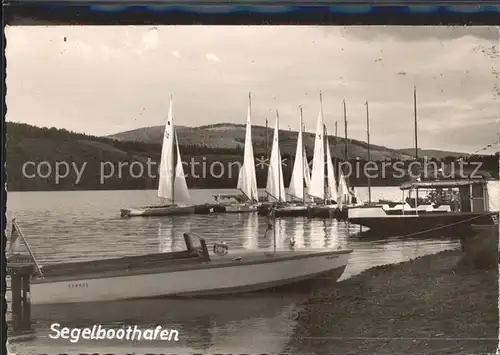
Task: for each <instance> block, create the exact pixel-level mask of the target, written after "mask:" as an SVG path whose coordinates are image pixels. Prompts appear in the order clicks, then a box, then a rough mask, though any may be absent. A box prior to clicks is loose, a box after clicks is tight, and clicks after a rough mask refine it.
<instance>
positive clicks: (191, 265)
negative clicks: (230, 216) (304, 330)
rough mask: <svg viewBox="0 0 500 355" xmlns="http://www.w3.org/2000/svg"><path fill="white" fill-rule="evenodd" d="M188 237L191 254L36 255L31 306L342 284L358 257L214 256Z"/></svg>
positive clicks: (322, 253) (303, 253)
mask: <svg viewBox="0 0 500 355" xmlns="http://www.w3.org/2000/svg"><path fill="white" fill-rule="evenodd" d="M14 228H15V229H16V230H17V228H18V227H17V224H15V225H14ZM13 230H14V229H13ZM19 234H21V233H20V230H19ZM21 235H22V234H21ZM274 237H275V238H276V236H274ZM22 238H23V241H24V242H25V243H26V245H27V242H26V240H25V238H24V237H22ZM184 238H185V243H186V250H184V251H176V252H169V253H156V254H148V255H140V256H130V257H123V258H114V259H105V260H93V261H85V262H72V263H60V264H53V265H45V266H41V267H39V266H38V263H37V262H36V260H35V258H34V256H33V255H32V257H33V258H32V260H31V261H32V263H35V264H36V265H37V267H38V270H39V271H38V272H37V273H36V274H34V275H33V276H32V279H31V286H30V287H31V303H32V304H61V303H81V302H94V301H113V300H122V299H138V298H154V297H164V296H178V297H193V296H210V295H222V294H234V293H241V292H249V291H257V290H264V289H268V288H274V287H277V286H283V285H287V284H291V283H295V282H299V281H303V280H307V279H310V278H314V277H316V276H319V275H322V274H328V275H329V277H335V278H337V279H338V278H339V277H340V276H341V275H342V273H343V271H344V269H345V267H346V265H347V262H348V258H349V255H350V253H351V252H352V250H328V249H297V250H294V249H291V250H277V249H276V247H275V248H274V250H272V251H265V250H242V251H235V252H229V251H228V248H227V245H225V244H214V245H213V248H210V249H213V252H211V251H209V248H207V245H206V243H205V241H204V239H200V243H199V246H195V245H194V243H193V242H192V240H191V238H190V236H189V235H188V234H184ZM275 246H276V243H275ZM8 263H10V265H11V266H13V265H14V264H16V263H18V261H17V260H16V259H15V258H10V259H9V260H8ZM23 263H26V261H23Z"/></svg>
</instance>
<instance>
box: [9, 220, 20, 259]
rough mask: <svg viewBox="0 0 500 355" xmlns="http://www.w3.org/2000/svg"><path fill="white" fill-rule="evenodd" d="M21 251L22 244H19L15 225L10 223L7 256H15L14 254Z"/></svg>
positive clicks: (18, 235)
mask: <svg viewBox="0 0 500 355" xmlns="http://www.w3.org/2000/svg"><path fill="white" fill-rule="evenodd" d="M21 250H22V244H21V238H20V233H19V231H18V230H17V226H16V224H15V223H12V230H11V232H10V244H9V249H8V253H9V254H16V253H20V252H21ZM23 251H24V250H23Z"/></svg>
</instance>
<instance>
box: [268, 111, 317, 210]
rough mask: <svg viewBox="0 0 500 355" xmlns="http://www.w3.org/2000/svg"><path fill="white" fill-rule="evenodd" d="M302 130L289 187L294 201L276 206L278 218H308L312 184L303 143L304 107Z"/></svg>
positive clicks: (300, 129)
mask: <svg viewBox="0 0 500 355" xmlns="http://www.w3.org/2000/svg"><path fill="white" fill-rule="evenodd" d="M299 124H300V126H299V127H300V128H299V132H298V136H297V148H296V150H295V161H294V165H293V170H292V176H291V178H290V184H289V185H288V195H289V196H290V197H291V198H292V201H291V202H289V203H287V204H286V205H283V206H276V208H275V210H274V213H275V216H276V217H304V216H307V212H308V209H307V204H306V187H308V184H309V183H310V180H311V178H310V175H309V169H308V168H309V166H308V163H307V155H306V152H305V146H304V142H303V134H302V127H303V123H302V107H300V122H299Z"/></svg>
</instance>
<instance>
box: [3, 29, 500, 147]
mask: <svg viewBox="0 0 500 355" xmlns="http://www.w3.org/2000/svg"><path fill="white" fill-rule="evenodd" d="M431 29H432V28H431ZM444 29H445V30H446V28H444ZM370 31H373V32H380V31H381V32H384V31H389V30H387V29H384V28H383V27H370V28H369V30H368V31H367V30H365V32H370ZM412 31H417V32H418V31H421V30H420V28H419V27H418V28H416V27H408V28H403V32H404V33H410V34H409V36H412V37H413V38H417V37H419V38H420V39H419V40H406V39H402V37H401V36H403V37H404V36H406V35H401V33H399V32H398V34H396V35H387V36H385V35H384V36H381V35H377V36H375V37H373V38H371V39H367V40H363V39H360V38H357V37H353V36H346V35H345V29H343V28H341V27H333V26H332V27H327V26H317V27H314V26H231V27H230V30H228V27H225V26H159V27H157V28H153V29H151V28H147V27H144V26H106V27H103V26H46V27H32V26H25V27H22V26H16V27H9V28H8V29H7V31H6V36H7V49H6V57H7V78H6V80H7V88H8V89H7V106H8V112H7V120H9V121H16V122H24V123H28V124H34V125H37V126H55V127H61V128H66V129H71V130H74V131H78V132H85V133H89V134H95V135H107V134H113V133H116V132H119V131H124V130H131V129H135V128H139V127H145V126H155V125H160V124H163V122H164V117H165V113H166V112H167V110H168V95H169V94H173V96H174V101H175V102H174V111H175V113H174V114H175V116H176V117H177V119H178V120H179V121H178V122H182V124H183V125H187V126H199V125H205V124H212V123H217V122H231V123H244V122H245V119H246V113H247V100H248V91H249V90H250V91H251V92H252V115H253V116H252V121H253V123H254V124H258V125H263V124H265V120H266V118H267V119H269V120H273V119H274V117H275V112H276V109H278V110H279V112H280V122H281V125H282V126H283V127H288V126H291V127H292V129H297V128H298V122H299V113H298V109H297V106H298V105H302V107H303V114H304V116H303V117H304V123H305V125H306V127H307V128H308V130H309V131H311V130H312V129H314V127H315V122H316V118H317V115H318V110H319V97H318V93H319V90H322V91H323V112H324V115H325V123H326V124H327V125H328V127H332V126H333V125H334V122H335V121H338V123H339V127H338V128H339V132H343V116H342V108H341V102H342V100H343V99H344V98H345V99H346V101H347V116H348V121H349V122H348V135H349V137H351V138H354V139H362V140H365V139H366V127H365V125H366V120H365V115H366V112H365V111H366V109H365V106H364V102H365V100H368V101H369V103H370V122H371V123H370V130H371V139H372V142H373V144H379V145H386V146H390V147H394V148H405V147H408V146H411V144H412V143H411V142H413V86H414V85H416V86H417V97H418V99H417V103H418V117H419V132H420V134H419V141H420V143H421V144H420V146H421V147H422V148H434V149H444V150H446V149H450V147H452V146H453V144H456V145H460V144H462V145H463V146H464V147H470V149H472V150H474V149H473V148H474V146H477V145H478V144H480V142H482V140H485V139H487V138H488V139H490V138H491V137H490V136H491V132H493V131H492V127H493V126H491V122H492V120H493V118H494V117H498V116H499V113H500V112H499V109H498V107H499V105H498V97H495V94H494V93H495V91H494V87H495V84H496V83H497V82H498V77H497V76H496V75H495V74H494V73H493V68H494V67H495V66H496V65H498V59H496V57H498V55H497V56H496V57H495V56H494V54H495V53H496V54H498V50H497V49H494V48H493V49H491V47H492V45H493V44H492V42H491V41H490V40H489V39H484V38H481V37H477V36H474V37H473V36H471V35H466V36H462V37H457V38H453V39H437V37H442V38H444V37H443V36H444V35H443V34H442V28H434V32H432V31H431V30H426V31H428V32H427V33H426V35H425V36H424V35H423V34H422V33H420V34H417V35H415V34H411V33H412ZM495 31H496V32H497V33H498V30H497V29H495ZM389 32H390V31H389ZM396 32H397V31H396ZM64 37H67V41H66V42H64V41H63V38H64ZM242 39H244V43H245V45H244V46H242V45H241V43H242ZM235 48H238V50H235ZM483 49H484V50H485V51H486V49H488V50H487V51H486V52H488V53H483ZM495 51H496V52H495ZM215 53H217V55H216V54H215ZM181 54H182V57H181ZM219 57H220V58H222V59H223V60H224V65H214V63H220V59H219ZM179 58H182V60H179ZM403 73H404V75H403ZM214 83H217V85H214ZM143 108H145V111H144V112H143ZM138 112H143V114H142V115H141V118H140V120H139V119H137V113H138ZM474 122H481V124H474ZM495 127H496V126H495ZM454 132H456V134H455V133H454ZM465 133H467V134H465ZM495 134H496V131H495V133H494V134H493V135H495ZM441 136H443V137H445V138H446V139H440V138H439V137H441ZM453 137H455V138H453ZM457 137H459V138H460V139H458V138H457ZM453 142H455V143H453ZM487 143H489V142H485V144H487ZM478 148H479V147H476V148H475V149H478ZM467 149H468V148H467Z"/></svg>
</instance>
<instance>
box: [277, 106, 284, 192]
mask: <svg viewBox="0 0 500 355" xmlns="http://www.w3.org/2000/svg"><path fill="white" fill-rule="evenodd" d="M276 131H277V133H278V177H279V179H278V201H279V202H281V174H282V173H281V153H280V145H279V142H280V114H279V112H278V110H276ZM285 199H286V197H285Z"/></svg>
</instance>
